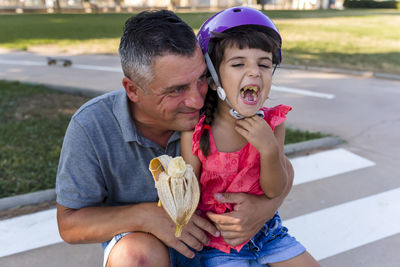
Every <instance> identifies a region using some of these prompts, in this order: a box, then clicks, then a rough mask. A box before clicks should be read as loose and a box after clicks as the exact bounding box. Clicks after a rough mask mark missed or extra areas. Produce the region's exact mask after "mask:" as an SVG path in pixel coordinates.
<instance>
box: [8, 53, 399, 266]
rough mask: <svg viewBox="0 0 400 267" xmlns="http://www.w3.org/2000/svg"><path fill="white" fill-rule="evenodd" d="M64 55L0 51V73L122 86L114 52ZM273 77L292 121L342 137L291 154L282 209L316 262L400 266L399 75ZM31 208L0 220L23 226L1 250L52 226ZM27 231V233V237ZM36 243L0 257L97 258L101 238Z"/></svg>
mask: <svg viewBox="0 0 400 267" xmlns="http://www.w3.org/2000/svg"><path fill="white" fill-rule="evenodd" d="M69 58H71V59H72V60H73V65H72V66H71V67H68V68H64V67H61V66H51V67H50V66H47V64H46V60H45V56H42V55H33V54H29V53H24V52H18V53H3V54H1V53H0V79H8V80H20V81H26V82H35V83H45V84H50V85H62V86H64V87H65V88H68V89H70V90H71V89H72V90H79V89H82V88H85V89H90V90H94V91H96V92H106V91H110V90H115V89H119V88H121V85H120V84H121V83H120V80H121V77H122V73H121V71H120V67H119V61H118V58H117V57H115V56H74V57H72V56H71V57H69ZM274 79H275V82H274V90H273V91H272V93H271V96H270V97H271V102H270V104H271V105H276V104H279V103H285V104H289V105H292V106H293V111H292V112H291V113H290V115H289V117H288V125H289V126H291V127H295V128H300V129H308V130H312V131H321V132H325V133H331V134H334V135H337V136H339V137H341V138H343V139H344V140H345V141H346V142H345V143H344V144H342V145H340V146H339V147H336V148H332V149H329V150H326V151H317V152H315V153H312V154H311V155H303V156H300V157H296V158H291V160H292V163H293V164H294V166H295V170H296V178H295V185H294V187H293V189H292V192H291V193H290V195H289V196H288V198H287V199H286V201H285V203H284V205H283V206H282V208H281V210H280V212H281V215H282V217H283V218H284V220H285V223H286V224H287V225H288V226H289V229H290V231H291V232H292V233H293V235H295V236H296V237H297V238H298V239H299V240H300V241H302V242H303V243H304V244H305V245H306V247H307V248H308V249H309V251H310V252H311V253H312V254H313V255H314V256H315V257H316V258H317V259H318V260H319V261H320V262H321V264H322V265H323V266H328V267H329V266H332V267H333V266H367V267H372V266H380V267H381V266H393V267H394V266H400V254H399V253H398V248H399V247H400V205H398V203H400V179H399V178H400V170H399V168H398V167H397V165H398V164H399V162H400V146H398V145H397V142H396V141H397V140H398V139H399V136H400V108H399V106H398V103H397V102H398V101H399V99H400V81H395V80H385V79H374V78H368V77H360V76H352V75H348V74H335V73H322V72H311V71H302V70H290V69H280V70H279V71H278V72H277V74H276V76H275V78H274ZM30 216H31V217H26V220H27V221H28V222H30V226H26V224H24V223H23V222H22V221H23V219H24V218H14V219H13V221H9V220H7V221H0V233H1V235H3V236H7V234H8V233H7V229H10V228H12V227H13V226H17V225H21V226H20V228H18V227H17V228H15V229H14V228H13V231H12V233H13V234H12V235H11V236H10V237H14V238H13V239H15V240H13V239H8V240H6V241H5V242H3V243H1V244H0V253H1V251H6V250H7V249H9V248H11V247H12V246H13V245H15V246H16V247H18V246H22V244H21V245H19V244H20V243H25V244H24V245H27V244H28V243H34V240H39V239H42V236H45V235H46V234H47V235H48V236H51V235H56V234H54V232H56V228H55V221H54V211H53V210H49V211H47V213H44V214H35V215H30ZM38 216H45V217H43V218H42V219H40V220H39V222H42V224H44V223H43V222H49V225H50V226H49V227H48V228H45V229H47V230H38V229H41V228H40V227H39V228H35V227H36V226H35V225H34V223H33V221H35V220H36V219H37V218H39V217H38ZM46 216H47V217H46ZM2 227H3V228H2ZM5 227H7V229H6V228H5ZM29 227H32V228H29ZM50 228H51V229H50ZM9 232H11V230H9ZM14 233H15V234H14ZM19 234H20V236H19ZM1 235H0V240H1ZM24 235H25V236H26V235H29V236H30V237H31V239H33V240H31V239H26V240H24ZM44 239H45V238H43V240H44ZM10 240H11V241H10ZM21 240H23V241H25V242H19V241H21ZM7 242H10V245H7ZM46 242H47V243H46ZM45 244H49V245H48V246H43V245H45ZM27 247H29V246H27ZM33 247H35V246H33ZM36 247H37V248H35V249H28V250H27V251H23V252H18V253H16V254H13V253H12V252H11V253H9V254H6V253H5V254H3V255H4V256H3V257H1V256H0V266H99V265H100V263H101V259H100V257H101V253H102V252H101V249H100V247H99V246H98V245H80V246H71V245H67V244H65V243H59V237H57V236H56V237H54V239H52V238H50V237H49V238H47V241H43V242H42V243H41V244H40V242H39V244H38V245H37V246H36ZM0 255H2V254H0Z"/></svg>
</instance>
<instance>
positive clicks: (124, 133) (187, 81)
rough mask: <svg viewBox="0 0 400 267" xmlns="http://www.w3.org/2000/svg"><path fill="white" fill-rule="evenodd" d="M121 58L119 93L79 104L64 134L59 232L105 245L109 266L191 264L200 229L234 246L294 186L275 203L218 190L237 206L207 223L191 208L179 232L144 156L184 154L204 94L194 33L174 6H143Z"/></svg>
mask: <svg viewBox="0 0 400 267" xmlns="http://www.w3.org/2000/svg"><path fill="white" fill-rule="evenodd" d="M119 54H120V57H121V64H122V68H123V71H124V75H125V78H123V80H122V84H123V86H124V88H125V90H119V91H115V92H111V93H108V94H105V95H103V96H100V97H97V98H95V99H93V100H91V101H89V102H88V103H86V104H85V105H83V106H82V107H81V108H80V109H79V110H78V111H77V112H76V113H75V115H74V116H73V117H72V119H71V122H70V125H69V126H68V129H67V132H66V135H65V139H64V144H63V148H62V151H61V157H60V163H59V168H58V174H57V186H56V192H57V202H58V208H57V219H58V226H59V231H60V235H61V237H62V238H63V239H64V240H65V241H66V242H68V243H72V244H76V243H94V242H103V248H105V258H104V263H105V264H107V266H196V264H197V259H196V257H195V253H194V251H196V250H197V251H199V250H201V249H202V248H203V245H204V244H207V242H208V237H207V235H206V232H208V233H210V234H212V235H216V236H217V235H222V236H223V237H224V239H225V240H226V242H228V243H230V244H233V245H235V244H240V243H242V242H244V241H246V240H248V239H249V238H251V237H252V236H253V235H254V234H255V233H256V232H257V231H258V230H259V229H260V228H261V227H262V226H263V225H264V223H265V222H266V221H267V220H268V219H269V218H271V217H272V216H273V215H274V213H275V211H276V209H277V208H278V207H279V205H280V204H281V203H282V201H283V199H284V197H285V196H286V195H287V193H288V192H289V190H290V186H291V182H290V185H288V187H287V189H286V190H285V193H284V194H282V196H279V197H278V198H275V199H272V200H268V199H266V198H265V197H259V196H251V195H247V194H224V195H220V196H216V197H217V198H218V199H219V200H220V201H221V202H230V203H236V205H235V211H234V212H231V213H228V214H222V215H217V214H209V219H210V220H206V219H204V218H202V217H200V216H198V215H196V214H195V215H193V217H192V219H191V220H190V222H189V224H188V225H187V226H185V227H184V229H183V232H182V235H181V237H180V238H176V237H175V236H174V231H175V225H174V223H173V222H172V220H171V219H170V218H169V217H168V215H167V213H166V212H165V211H164V210H163V209H162V208H160V207H157V204H156V201H157V200H158V197H157V192H156V189H155V187H154V181H153V178H152V175H151V173H150V171H149V170H148V165H149V162H150V160H151V159H152V158H154V157H156V156H159V155H162V154H168V155H170V156H177V155H179V154H180V147H179V139H180V133H179V132H180V131H185V130H190V129H192V128H193V127H194V126H195V124H196V122H197V121H198V119H199V113H200V109H201V108H202V106H203V101H204V97H205V95H206V92H207V87H208V85H207V81H206V78H205V76H206V65H205V63H204V59H203V56H202V53H201V50H200V48H199V46H198V45H197V41H196V37H195V35H194V33H193V31H192V29H191V28H190V27H189V26H188V25H187V24H186V23H184V22H183V21H182V20H181V19H179V18H178V17H177V16H176V15H175V14H174V13H173V12H170V11H166V10H162V11H155V12H142V13H140V14H139V15H137V16H135V17H132V18H130V19H129V20H128V21H127V22H126V24H125V29H124V34H123V36H122V38H121V43H120V47H119ZM288 164H290V163H288ZM291 179H293V174H291ZM254 211H257V212H254Z"/></svg>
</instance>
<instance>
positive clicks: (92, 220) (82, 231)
mask: <svg viewBox="0 0 400 267" xmlns="http://www.w3.org/2000/svg"><path fill="white" fill-rule="evenodd" d="M155 205H156V204H155V203H143V204H137V205H128V206H118V207H87V208H82V209H79V210H74V209H69V208H66V207H63V206H61V205H58V207H57V220H58V228H59V231H60V235H61V237H62V239H63V240H64V241H66V242H67V243H71V244H79V243H99V242H104V241H108V240H110V239H111V238H112V237H113V236H114V235H116V234H118V233H123V232H129V231H143V226H144V225H145V224H146V220H148V219H147V217H148V215H147V214H148V211H149V210H151V208H152V206H155Z"/></svg>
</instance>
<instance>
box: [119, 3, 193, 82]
mask: <svg viewBox="0 0 400 267" xmlns="http://www.w3.org/2000/svg"><path fill="white" fill-rule="evenodd" d="M196 45H197V39H196V36H195V34H194V32H193V30H192V28H190V26H189V25H187V24H186V23H185V22H184V21H183V20H181V19H180V18H179V17H178V16H177V15H176V14H175V13H173V12H172V11H168V10H160V11H144V12H141V13H139V14H138V15H136V16H133V17H131V18H130V19H128V20H127V21H126V23H125V28H124V33H123V35H122V38H121V42H120V45H119V50H118V52H119V56H120V58H121V65H122V70H123V71H124V75H125V76H126V77H128V78H130V79H131V80H132V81H134V82H135V83H136V84H137V85H139V86H140V87H142V89H145V88H146V87H147V85H148V84H149V83H151V81H152V80H153V79H154V73H153V64H154V59H155V58H156V57H157V56H163V55H165V54H169V53H170V54H176V55H183V56H191V55H193V54H194V52H195V50H196Z"/></svg>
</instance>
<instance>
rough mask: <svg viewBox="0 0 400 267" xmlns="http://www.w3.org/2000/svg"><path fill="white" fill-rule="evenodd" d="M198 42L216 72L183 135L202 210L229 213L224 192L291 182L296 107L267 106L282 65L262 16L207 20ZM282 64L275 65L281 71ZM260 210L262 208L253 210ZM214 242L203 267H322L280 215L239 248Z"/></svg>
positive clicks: (223, 15) (244, 12) (278, 188)
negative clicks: (288, 146) (289, 143)
mask: <svg viewBox="0 0 400 267" xmlns="http://www.w3.org/2000/svg"><path fill="white" fill-rule="evenodd" d="M198 39H199V43H200V46H201V48H202V51H203V54H204V55H205V58H206V62H207V66H208V69H209V73H210V77H209V84H210V88H209V91H208V93H207V96H206V100H205V106H204V114H203V115H202V117H201V118H200V121H199V122H198V124H197V125H196V127H195V129H194V131H191V132H184V133H182V136H181V152H182V156H183V157H184V159H185V161H186V162H187V163H190V164H191V165H192V166H193V168H194V170H195V173H196V176H197V177H199V180H200V184H201V193H202V194H201V200H200V203H199V206H198V208H199V209H200V210H201V211H202V212H204V213H205V212H207V211H212V212H214V213H218V214H221V213H224V212H230V211H232V210H233V207H232V205H231V204H229V203H228V204H227V203H219V202H218V201H217V200H215V198H214V195H215V194H216V193H221V192H246V193H250V194H255V195H262V194H265V195H266V196H267V197H268V198H274V197H276V196H279V195H280V194H281V193H282V192H283V190H284V188H285V186H286V185H287V181H288V177H287V176H288V173H287V169H286V168H287V167H286V164H285V162H286V158H285V155H284V152H283V143H284V138H285V126H284V124H283V122H284V121H285V119H286V114H287V112H288V111H290V110H291V107H289V106H285V105H279V106H276V107H273V108H266V107H263V104H264V102H265V101H266V100H267V99H268V94H269V92H270V89H271V81H272V74H273V72H274V70H275V68H276V66H277V65H278V64H279V63H280V61H281V38H280V35H279V32H278V30H277V29H276V27H275V25H274V24H273V23H272V21H271V20H270V19H269V18H268V17H267V16H266V15H264V14H263V13H261V12H260V11H257V10H254V9H251V8H247V7H234V8H229V9H226V10H224V11H222V12H220V13H217V14H216V15H214V16H213V17H211V18H210V19H209V20H207V21H206V22H205V23H204V24H203V26H202V27H201V29H200V31H199V33H198ZM274 66H275V67H274ZM254 212H257V211H254ZM209 237H210V243H209V244H208V247H205V248H204V249H203V251H202V252H200V255H201V261H202V265H203V266H235V267H239V266H258V265H264V264H269V266H307V267H311V266H319V265H318V263H317V262H316V261H315V260H314V259H313V258H312V257H311V256H310V254H308V253H307V252H306V251H305V248H304V247H303V246H302V245H301V244H300V243H299V242H297V241H296V239H295V238H293V237H291V236H290V235H289V234H288V233H287V228H285V227H283V226H282V225H281V219H280V217H279V215H278V213H276V214H275V216H274V217H273V218H272V219H270V220H269V221H268V222H267V223H266V224H265V225H264V227H263V228H262V229H261V230H260V231H259V232H258V233H257V234H256V235H255V236H254V237H253V238H252V239H251V240H249V241H248V242H245V243H243V244H241V245H239V246H235V247H232V246H230V245H228V244H227V243H225V241H224V240H223V238H222V237H221V236H220V237H213V236H209Z"/></svg>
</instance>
